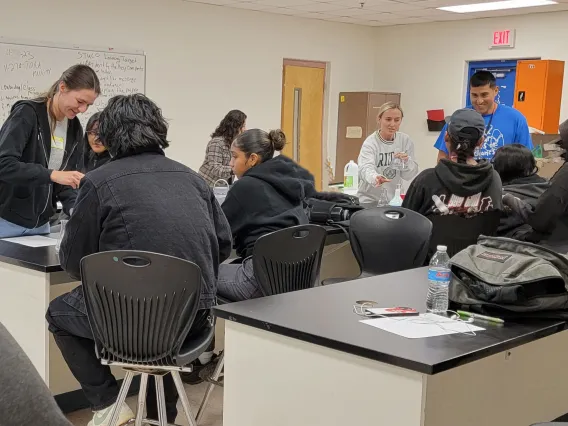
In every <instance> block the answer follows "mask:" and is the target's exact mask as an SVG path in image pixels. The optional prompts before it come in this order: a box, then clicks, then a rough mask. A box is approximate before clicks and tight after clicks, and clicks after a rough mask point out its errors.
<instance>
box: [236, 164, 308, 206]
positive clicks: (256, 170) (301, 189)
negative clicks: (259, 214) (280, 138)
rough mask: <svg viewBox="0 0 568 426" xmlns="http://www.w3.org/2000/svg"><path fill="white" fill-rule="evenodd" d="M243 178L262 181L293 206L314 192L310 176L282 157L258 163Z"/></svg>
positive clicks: (304, 170)
mask: <svg viewBox="0 0 568 426" xmlns="http://www.w3.org/2000/svg"><path fill="white" fill-rule="evenodd" d="M245 176H246V177H253V178H256V179H260V180H263V181H264V182H266V183H268V184H270V185H271V186H272V187H273V188H274V189H275V190H276V191H277V192H279V193H280V194H282V195H283V196H284V197H286V198H287V199H288V200H290V202H292V203H294V204H297V203H299V202H301V201H303V200H304V199H306V198H309V197H311V196H312V195H313V194H314V193H315V192H316V191H315V187H314V177H313V176H312V174H311V173H310V172H308V171H307V170H306V169H304V168H303V167H302V166H300V165H299V164H297V163H296V162H294V161H293V160H291V159H290V158H288V157H285V156H284V155H279V156H277V157H274V158H271V159H270V160H268V161H265V162H264V163H260V164H259V165H258V166H255V167H253V168H251V169H249V170H248V171H247V172H246V173H245V174H244V176H243V177H245Z"/></svg>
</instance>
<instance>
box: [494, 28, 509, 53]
mask: <svg viewBox="0 0 568 426" xmlns="http://www.w3.org/2000/svg"><path fill="white" fill-rule="evenodd" d="M499 47H509V48H511V47H515V30H499V31H493V40H492V43H491V48H492V49H495V48H499Z"/></svg>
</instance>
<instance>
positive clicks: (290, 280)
mask: <svg viewBox="0 0 568 426" xmlns="http://www.w3.org/2000/svg"><path fill="white" fill-rule="evenodd" d="M326 236H327V232H326V230H325V228H324V227H322V226H318V225H299V226H293V227H291V228H287V229H282V230H280V231H276V232H272V233H270V234H266V235H264V236H262V237H260V238H259V239H258V240H257V241H256V244H255V245H254V252H253V258H252V259H253V267H254V276H255V279H256V281H257V282H258V283H259V284H260V287H261V289H262V294H263V296H272V295H275V294H281V293H289V292H291V291H297V290H304V289H307V288H312V287H315V286H316V285H317V284H318V283H319V274H320V267H321V258H322V255H323V248H324V246H325V239H326ZM218 302H219V304H225V303H231V301H229V300H223V299H221V298H218ZM223 365H224V357H223V355H221V357H220V358H219V362H218V364H217V366H216V367H215V370H214V371H213V372H212V374H211V376H210V377H207V378H206V380H207V381H208V382H209V386H207V390H206V391H205V396H204V397H203V401H202V402H201V406H200V407H199V411H198V412H197V422H198V423H199V422H200V421H201V418H202V417H203V413H204V411H205V408H206V407H207V403H208V402H209V397H210V396H211V392H213V389H214V387H215V386H222V384H221V383H220V382H219V377H220V376H221V373H222V372H223Z"/></svg>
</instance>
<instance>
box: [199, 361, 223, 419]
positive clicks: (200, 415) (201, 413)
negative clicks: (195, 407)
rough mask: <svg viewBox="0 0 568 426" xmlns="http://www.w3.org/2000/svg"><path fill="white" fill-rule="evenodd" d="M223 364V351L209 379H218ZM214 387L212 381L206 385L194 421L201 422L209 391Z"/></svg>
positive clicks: (209, 395) (209, 394)
mask: <svg viewBox="0 0 568 426" xmlns="http://www.w3.org/2000/svg"><path fill="white" fill-rule="evenodd" d="M224 366H225V353H223V354H222V355H221V359H219V362H218V363H217V367H216V368H215V371H214V372H213V375H212V376H211V380H213V381H215V382H217V381H218V380H219V376H220V375H221V372H222V371H223V367H224ZM214 388H215V384H214V383H209V385H208V386H207V389H206V390H205V395H204V396H203V401H201V406H200V407H199V411H197V417H196V419H195V420H196V421H197V423H200V422H201V419H202V417H203V413H204V412H205V408H206V407H207V403H208V402H209V398H210V397H211V393H212V392H213V389H214Z"/></svg>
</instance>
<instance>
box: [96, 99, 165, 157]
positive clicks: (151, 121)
mask: <svg viewBox="0 0 568 426" xmlns="http://www.w3.org/2000/svg"><path fill="white" fill-rule="evenodd" d="M167 134H168V123H167V122H166V120H165V119H164V117H163V116H162V110H161V109H160V108H158V106H157V105H156V104H155V103H154V102H152V101H151V100H150V99H148V98H147V97H146V96H144V95H142V94H139V93H137V94H134V95H119V96H115V97H113V98H111V99H110V100H109V101H108V105H107V107H106V108H105V109H104V110H103V111H102V112H101V115H100V117H99V139H100V140H101V142H102V143H103V144H104V146H106V148H107V149H108V151H109V154H110V155H111V156H113V157H126V156H129V155H134V154H139V153H141V152H147V151H161V150H162V149H164V148H167V147H168V146H169V145H170V144H169V142H168V140H167V139H166V137H167Z"/></svg>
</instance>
